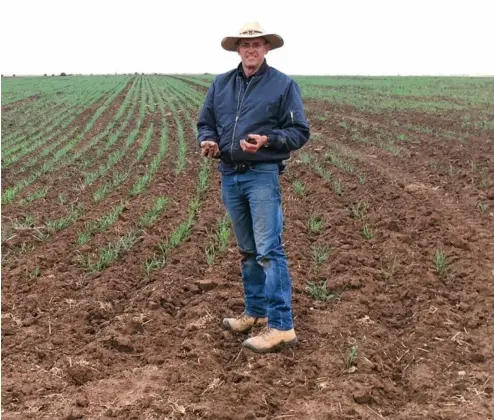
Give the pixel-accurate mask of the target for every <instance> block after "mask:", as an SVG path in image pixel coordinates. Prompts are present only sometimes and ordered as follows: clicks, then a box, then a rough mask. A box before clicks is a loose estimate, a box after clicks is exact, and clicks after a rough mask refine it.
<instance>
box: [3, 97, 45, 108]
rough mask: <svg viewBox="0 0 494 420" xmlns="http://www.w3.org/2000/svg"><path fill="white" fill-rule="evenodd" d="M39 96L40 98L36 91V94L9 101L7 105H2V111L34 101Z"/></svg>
mask: <svg viewBox="0 0 494 420" xmlns="http://www.w3.org/2000/svg"><path fill="white" fill-rule="evenodd" d="M39 98H41V95H40V94H39V93H37V94H36V95H31V96H29V97H27V98H24V99H19V100H18V101H14V102H10V103H8V104H7V105H2V112H7V111H11V110H12V109H14V108H18V107H20V106H22V105H25V104H27V103H29V102H34V101H36V100H38V99H39Z"/></svg>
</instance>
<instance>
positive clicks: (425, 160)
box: [2, 103, 494, 420]
mask: <svg viewBox="0 0 494 420" xmlns="http://www.w3.org/2000/svg"><path fill="white" fill-rule="evenodd" d="M328 107H330V105H329V106H328V105H327V104H320V103H312V104H310V107H309V108H310V109H311V111H310V112H309V116H310V119H311V124H312V129H313V133H314V137H313V140H312V141H311V142H310V143H309V144H308V145H307V147H306V148H305V149H304V151H306V152H310V153H311V155H313V156H314V157H315V158H316V159H317V160H318V161H319V162H320V163H321V165H323V166H324V167H326V168H327V169H330V170H331V171H332V172H333V174H334V175H333V176H334V177H336V178H338V179H340V180H341V182H342V183H343V185H344V187H345V191H344V194H343V195H342V196H338V195H336V194H335V193H334V192H333V189H332V186H331V182H326V181H324V180H323V179H322V178H321V177H320V176H318V175H317V174H316V173H315V172H314V170H313V168H312V167H311V166H309V165H307V164H305V163H303V162H302V160H301V159H300V157H301V156H300V154H298V153H297V154H295V155H294V156H293V158H292V159H291V160H290V161H289V164H288V170H287V173H286V174H285V175H284V176H283V178H282V188H283V194H284V211H285V215H286V228H285V235H284V242H285V244H286V251H287V254H288V257H289V263H290V268H291V273H292V277H293V286H294V294H293V304H294V314H295V316H296V318H295V325H296V330H297V333H298V336H299V340H300V344H299V346H298V347H296V348H295V349H293V350H289V351H283V352H280V353H276V354H269V355H264V356H258V355H254V354H252V353H249V352H247V351H243V350H241V347H240V343H241V340H242V339H243V338H244V337H243V336H241V335H240V336H237V335H233V334H231V333H229V332H226V331H223V330H222V328H221V319H222V317H223V316H225V315H228V314H231V313H234V312H241V311H242V309H243V305H242V289H241V283H240V278H239V255H238V253H237V251H236V249H235V242H234V240H233V238H231V240H230V243H229V247H228V249H227V250H225V251H224V252H223V253H221V254H219V255H218V257H217V259H216V261H215V264H214V265H213V266H212V267H209V266H208V264H207V263H206V260H205V256H204V249H205V248H206V247H208V246H209V245H210V244H211V240H210V237H209V235H210V232H211V230H212V229H214V227H215V225H216V223H217V219H218V218H219V217H221V216H223V214H224V209H223V205H222V203H221V201H220V197H219V178H218V174H217V173H216V172H214V173H213V176H212V179H211V182H210V188H209V190H208V191H207V193H206V194H207V195H206V197H204V199H203V201H202V205H201V209H200V210H199V216H198V218H197V221H196V223H195V224H194V226H193V228H192V230H191V234H190V236H189V237H188V239H187V240H186V241H185V242H184V243H182V244H181V245H180V246H179V247H178V248H177V249H175V250H174V251H173V252H172V253H171V254H170V255H169V261H168V264H167V266H166V267H165V268H163V269H162V270H159V271H156V272H153V273H151V274H150V275H146V274H145V272H144V269H143V261H145V260H146V258H148V257H150V256H151V255H152V254H153V252H154V249H155V247H156V245H157V244H158V243H159V242H160V241H161V240H162V239H163V238H166V237H167V236H168V235H169V234H170V233H171V232H172V230H173V229H174V228H175V227H176V226H177V225H178V224H179V223H180V222H181V221H182V220H183V219H184V217H185V212H186V203H187V201H188V200H189V199H190V198H191V197H192V195H193V191H194V182H195V178H196V176H197V170H198V165H199V161H200V158H199V154H198V151H197V150H196V149H194V145H195V143H194V138H193V133H192V132H191V130H190V127H188V125H185V127H186V130H187V138H188V139H189V144H190V147H191V149H190V150H189V154H188V160H189V163H188V166H187V172H186V174H185V175H182V176H180V177H178V178H177V177H175V176H174V174H173V167H174V165H175V158H174V156H175V149H174V148H170V149H169V151H168V155H167V157H168V159H167V161H166V162H165V163H164V164H163V165H162V167H160V170H159V173H158V174H157V176H156V177H155V178H156V179H155V180H154V181H153V183H152V185H151V186H150V188H149V190H148V191H147V192H146V194H145V195H144V196H143V197H140V198H139V200H138V201H135V202H131V208H130V209H129V211H128V212H127V211H126V212H125V213H124V217H123V219H122V220H120V221H119V222H118V223H117V224H116V225H115V226H114V227H112V230H111V231H110V232H108V233H105V234H101V235H100V236H98V237H97V238H95V242H94V244H91V245H90V247H89V249H83V250H81V248H77V247H76V246H75V243H74V239H73V238H74V234H75V231H76V230H77V229H78V228H79V227H80V225H75V226H73V227H71V228H70V229H69V230H67V232H65V233H63V234H61V235H59V236H57V237H56V238H55V239H54V240H53V241H51V242H49V243H46V244H44V245H43V246H42V247H40V248H37V249H36V250H35V251H34V252H33V253H31V254H30V255H29V256H26V257H23V256H22V255H20V256H19V258H18V259H17V260H15V261H11V262H9V265H8V267H7V268H5V267H4V270H3V282H2V306H3V308H2V338H3V348H2V357H3V361H2V363H3V364H2V369H3V378H2V379H3V381H2V405H3V407H2V410H3V413H2V414H3V418H5V419H29V418H32V419H38V418H39V419H41V418H62V419H75V418H84V419H92V418H102V419H109V418H118V419H133V418H135V419H141V418H142V419H158V418H159V419H215V420H216V419H225V420H226V419H237V420H240V419H242V420H243V419H277V418H278V419H297V420H298V419H301V420H302V419H304V420H305V419H317V420H319V419H401V420H405V419H406V420H408V419H423V418H430V419H451V420H453V419H455V420H456V419H462V418H469V419H490V418H494V405H493V402H492V401H493V395H492V394H493V377H492V372H493V371H494V359H493V356H494V355H493V348H494V346H493V342H492V337H493V333H494V318H493V315H492V307H493V305H494V286H493V284H494V260H493V255H494V240H493V237H492V233H491V232H492V231H494V226H493V225H494V223H493V219H494V216H492V214H490V213H489V212H487V213H482V212H480V211H479V210H478V209H477V208H475V206H474V205H472V202H471V200H472V199H474V201H476V200H478V199H480V198H482V197H483V199H485V200H487V201H486V202H487V203H488V204H489V205H490V209H491V211H492V209H493V208H494V197H490V198H489V196H488V194H489V191H490V188H491V187H492V186H488V188H487V192H485V190H483V189H479V188H478V187H477V186H476V184H475V183H471V182H469V181H468V180H463V178H461V177H460V178H458V179H457V178H452V179H450V182H448V183H446V182H444V183H439V182H436V180H437V179H439V180H443V179H445V178H444V177H446V176H447V175H446V174H443V173H442V172H440V174H439V175H437V174H436V173H435V172H432V170H431V166H430V165H429V163H431V162H435V163H436V164H437V167H438V168H442V167H443V166H444V167H446V165H447V162H448V160H449V159H450V158H451V156H450V154H452V153H456V149H455V147H453V146H452V147H451V148H450V147H446V148H443V149H442V154H439V153H435V154H434V153H433V152H434V151H435V150H437V147H438V146H439V145H440V142H439V140H438V139H436V138H434V137H433V136H429V137H428V136H421V135H418V138H417V139H416V142H415V141H414V142H409V143H406V144H404V145H401V144H400V146H401V147H402V148H403V149H404V150H403V154H400V155H398V156H394V155H392V154H391V153H388V152H386V151H383V150H382V149H379V148H377V147H375V146H373V145H371V144H362V143H355V142H354V141H353V140H352V138H351V136H350V135H349V134H348V130H346V129H344V128H343V127H339V126H338V124H337V123H338V122H339V121H341V119H342V118H343V119H346V120H348V121H350V118H360V119H362V120H365V121H368V119H369V118H371V117H370V116H368V115H355V114H351V115H350V114H349V113H347V112H346V111H345V110H341V109H339V110H338V112H340V114H341V115H338V116H335V115H333V117H328V120H327V121H319V120H318V119H317V118H316V116H317V115H319V114H320V113H321V112H325V111H327V112H329V114H331V113H336V112H337V110H334V109H330V108H328ZM391 119H392V118H390V119H389V121H391ZM371 122H372V123H375V124H377V128H383V126H385V127H387V128H388V129H389V130H395V128H394V126H392V125H389V124H386V121H385V119H384V118H383V119H380V118H374V120H372V121H371ZM169 123H170V124H171V122H170V121H169ZM368 125H369V126H371V127H370V128H368V130H369V131H368V133H367V134H369V135H371V134H372V133H374V131H372V130H373V128H372V125H371V124H368ZM155 128H157V127H155ZM172 131H174V129H173V128H171V129H170V133H171V132H172ZM174 138H175V137H174V136H173V135H171V138H170V141H172V139H174ZM443 141H444V140H443ZM153 142H154V140H153ZM429 144H430V146H428V145H429ZM171 145H172V143H170V146H171ZM486 147H487V146H486ZM473 148H474V146H472V145H471V143H470V142H466V143H465V144H464V145H463V150H464V151H463V152H461V153H463V154H460V155H457V156H456V155H455V156H456V157H455V159H458V160H462V159H466V157H468V158H471V157H472V156H476V153H477V152H476V151H475V150H472V149H473ZM328 150H333V151H337V152H338V153H339V154H340V155H341V156H342V157H344V158H345V159H346V160H348V161H349V162H351V163H352V164H353V165H354V167H356V168H357V169H358V171H359V173H361V174H364V175H365V182H364V183H360V182H359V179H358V177H357V176H356V175H355V174H354V173H348V172H344V171H342V170H340V169H338V168H335V167H333V166H331V165H330V164H329V163H328V162H324V159H323V158H324V153H325V152H326V151H328ZM489 150H491V149H485V150H484V151H483V154H484V155H485V154H486V153H488V151H489ZM412 153H415V154H413V155H412ZM458 153H460V152H458ZM479 159H480V156H479ZM481 162H484V163H485V164H488V163H489V162H491V161H490V160H489V158H488V157H486V160H485V161H481ZM490 169H491V168H489V170H490ZM489 174H491V172H489ZM436 177H438V178H436ZM295 179H300V180H301V181H302V182H304V183H305V185H306V192H305V194H304V195H303V196H299V195H297V194H296V193H295V191H294V188H293V181H294V180H295ZM127 187H128V186H127ZM127 189H128V188H127ZM124 190H125V189H122V190H121V192H124ZM121 192H120V193H121ZM120 193H119V192H116V193H115V196H112V197H111V199H108V200H105V202H107V204H105V206H102V207H101V208H98V209H96V208H95V209H94V215H96V213H97V212H98V211H99V210H101V211H102V212H104V211H105V209H107V207H106V206H108V208H109V206H110V203H111V202H113V201H118V200H119V199H120V198H121V197H120V195H119V194H120ZM161 195H169V196H170V197H171V198H172V199H171V206H170V207H169V208H168V209H167V210H166V211H165V213H164V214H163V215H162V216H161V217H160V218H159V220H158V222H157V223H156V225H155V226H154V227H153V228H151V229H148V230H146V231H145V234H143V236H142V238H141V239H140V241H139V243H138V244H137V245H136V246H135V247H134V248H133V249H132V250H131V251H130V252H129V253H128V254H126V255H125V256H123V257H122V258H121V259H120V260H118V261H117V262H116V263H114V264H113V265H112V266H111V267H109V268H108V269H107V270H104V271H103V272H101V273H99V274H97V275H92V276H86V275H84V273H83V271H82V269H81V268H80V266H78V265H77V263H76V262H75V256H76V255H77V253H78V252H81V251H82V252H93V251H95V250H96V248H97V246H98V245H101V244H104V243H106V242H107V240H108V238H111V237H115V236H116V235H117V234H119V233H120V234H122V233H124V232H125V231H127V230H128V229H129V226H130V225H131V224H132V221H134V220H135V219H136V218H137V217H138V215H139V214H142V208H143V207H145V206H146V205H148V204H149V203H151V202H152V201H153V199H155V198H156V197H157V196H161ZM359 202H365V203H366V205H367V207H366V209H367V210H366V214H365V219H364V221H360V220H358V219H357V218H354V217H351V214H350V212H349V210H348V208H349V207H350V206H352V205H354V204H356V203H359ZM313 215H316V216H317V215H320V216H322V217H323V219H324V228H323V230H322V231H321V232H320V233H319V234H311V233H308V231H307V221H308V219H309V217H310V216H313ZM364 223H365V224H368V225H369V226H370V227H371V228H372V229H373V231H374V233H375V236H374V237H373V238H372V239H370V240H366V239H364V238H363V236H362V234H361V231H362V227H363V224H364ZM107 236H108V237H107ZM314 245H328V246H330V247H331V248H332V252H331V254H330V256H329V258H328V260H327V261H326V262H324V263H322V264H321V265H320V266H316V264H314V261H313V255H312V247H313V246H314ZM437 249H443V250H444V251H445V253H446V255H447V256H448V260H449V266H448V268H447V270H446V272H445V273H443V274H438V273H437V272H436V270H435V267H434V263H433V259H434V254H435V252H436V250H437ZM36 265H37V266H39V267H40V272H41V274H40V276H39V277H37V278H35V279H29V277H28V276H27V273H28V272H29V271H30V270H32V269H33V268H34V267H35V266H36ZM26 269H27V272H26ZM322 280H327V282H328V283H327V284H328V289H329V290H331V291H333V292H334V293H335V295H336V297H335V298H334V299H331V300H329V301H328V302H320V301H315V300H313V299H312V298H311V296H310V295H309V294H308V293H307V291H306V285H307V281H315V282H320V281H322ZM354 345H356V346H358V347H357V356H356V359H355V363H354V367H353V368H352V369H350V370H349V369H348V368H347V365H346V360H347V358H348V355H349V353H350V349H351V348H352V346H354Z"/></svg>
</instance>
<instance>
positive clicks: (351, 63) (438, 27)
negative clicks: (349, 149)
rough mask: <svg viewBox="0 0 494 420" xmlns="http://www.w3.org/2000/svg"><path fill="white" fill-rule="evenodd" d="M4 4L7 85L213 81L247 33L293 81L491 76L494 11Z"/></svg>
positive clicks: (222, 3) (354, 4) (373, 4)
mask: <svg viewBox="0 0 494 420" xmlns="http://www.w3.org/2000/svg"><path fill="white" fill-rule="evenodd" d="M317 1H321V3H317V2H316V1H315V0H298V1H293V0H284V1H280V0H262V1H248V0H243V1H234V0H203V1H192V0H174V1H164V0H161V1H150V0H134V1H125V0H121V1H114V0H112V1H110V0H98V1H94V0H83V1H77V2H73V1H70V0H65V1H57V0H30V1H26V0H10V1H4V2H2V6H1V11H0V13H1V14H2V18H1V25H0V26H1V42H2V46H1V49H0V54H1V58H0V71H1V73H2V74H12V73H15V74H18V75H21V74H43V73H48V74H52V73H55V74H59V73H61V72H62V71H64V72H66V73H115V72H117V73H124V72H135V71H137V72H149V73H154V72H158V73H204V72H209V73H219V72H224V71H228V70H230V69H231V68H233V67H235V66H236V65H237V64H238V62H239V57H238V55H237V54H236V53H230V52H226V51H224V50H222V49H221V46H220V41H221V39H222V38H223V37H224V36H226V35H234V34H236V33H237V32H238V30H239V28H240V26H241V25H242V24H243V23H244V22H245V21H250V20H257V21H259V23H260V24H261V26H262V27H264V29H265V30H266V31H273V32H277V33H279V34H280V35H281V36H282V37H283V38H284V40H285V46H284V47H282V48H281V49H278V50H275V51H272V52H271V53H269V54H268V56H267V60H268V63H269V64H270V65H272V66H274V67H277V68H278V69H280V70H281V71H283V72H285V73H288V74H292V75H293V74H331V75H337V74H352V75H355V74H359V75H397V74H401V75H407V74H434V75H453V74H454V75H456V74H458V75H466V74H469V75H494V1H493V0H467V1H455V0H451V1H439V0H413V1H411V0H407V1H403V0H401V1H400V0H394V1H384V0H375V1H372V0H367V1H365V0H362V1H357V0H353V1H352V0H340V1H324V0H317Z"/></svg>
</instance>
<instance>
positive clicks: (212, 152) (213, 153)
mask: <svg viewBox="0 0 494 420" xmlns="http://www.w3.org/2000/svg"><path fill="white" fill-rule="evenodd" d="M201 155H202V156H206V157H210V158H218V157H220V148H219V147H218V143H216V142H215V141H212V140H204V141H202V142H201Z"/></svg>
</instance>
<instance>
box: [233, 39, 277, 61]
mask: <svg viewBox="0 0 494 420" xmlns="http://www.w3.org/2000/svg"><path fill="white" fill-rule="evenodd" d="M237 51H238V54H239V55H240V57H241V58H242V63H243V65H244V67H246V68H248V69H257V68H258V67H260V66H261V64H262V62H263V61H264V56H265V55H266V54H267V53H268V51H269V44H268V43H266V40H265V39H264V38H249V39H241V40H239V42H238V45H237Z"/></svg>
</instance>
